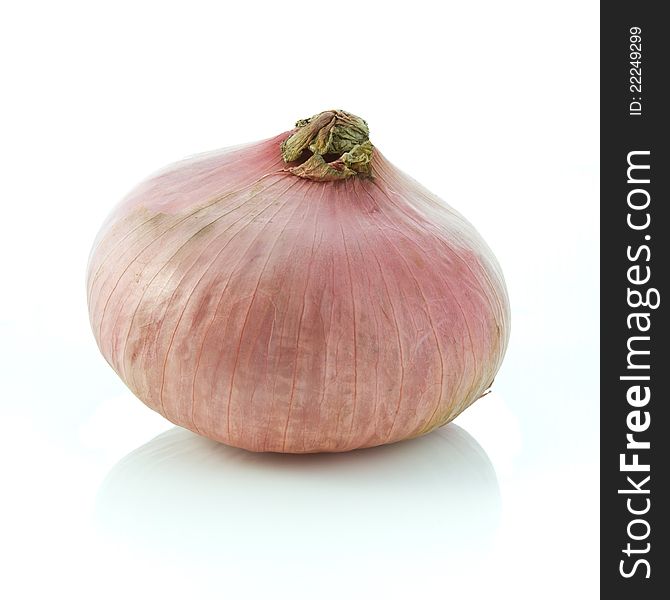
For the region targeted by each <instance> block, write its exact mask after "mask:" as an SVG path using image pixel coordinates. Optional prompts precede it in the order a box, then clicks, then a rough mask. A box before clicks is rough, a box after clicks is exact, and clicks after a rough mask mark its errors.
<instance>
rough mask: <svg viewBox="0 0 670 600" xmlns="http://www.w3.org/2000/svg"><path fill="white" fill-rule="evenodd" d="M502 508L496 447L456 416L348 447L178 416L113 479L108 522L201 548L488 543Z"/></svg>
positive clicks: (297, 553) (117, 528)
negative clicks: (299, 443)
mask: <svg viewBox="0 0 670 600" xmlns="http://www.w3.org/2000/svg"><path fill="white" fill-rule="evenodd" d="M499 513H500V493H499V488H498V483H497V480H496V475H495V471H494V469H493V466H492V465H491V463H490V461H489V459H488V457H487V455H486V453H485V452H484V450H483V449H482V448H481V446H479V444H478V443H477V442H476V441H475V439H474V438H473V437H472V436H470V435H469V434H468V433H467V432H466V431H465V430H463V429H462V428H460V427H458V426H457V425H454V424H449V425H446V426H445V427H442V428H441V429H439V430H437V431H435V432H433V433H431V434H429V435H426V436H423V437H421V438H417V439H414V440H409V441H405V442H401V443H397V444H392V445H388V446H380V447H376V448H370V449H366V450H356V451H353V452H348V453H342V454H312V455H282V454H259V453H251V452H247V451H245V450H240V449H237V448H232V447H229V446H225V445H223V444H219V443H216V442H213V441H211V440H208V439H206V438H203V437H199V436H197V435H195V434H193V433H191V432H190V431H187V430H185V429H182V428H179V427H175V428H173V429H171V430H169V431H167V432H165V433H163V434H161V435H159V436H157V437H156V438H154V439H153V440H151V441H150V442H148V443H147V444H144V445H143V446H141V447H139V448H138V449H136V450H134V451H133V452H131V453H130V454H128V455H127V456H126V457H125V458H123V459H122V460H121V461H120V462H119V463H117V464H116V465H115V466H114V467H113V468H112V470H111V471H110V472H109V474H108V475H107V477H106V479H105V481H104V482H103V484H102V486H101V488H100V490H99V493H98V497H97V502H96V517H97V519H96V520H97V522H98V524H99V525H101V527H102V529H103V531H105V532H106V533H108V534H111V535H113V536H115V537H121V538H122V540H124V541H126V542H130V543H132V544H133V545H137V544H140V545H141V546H148V548H149V549H150V550H152V551H154V550H156V551H166V552H169V553H170V554H174V553H175V552H177V553H179V554H185V555H187V556H190V557H192V558H198V557H199V558H202V557H209V558H221V557H233V556H234V557H236V558H245V557H247V556H248V557H254V558H259V557H267V558H273V557H280V556H281V557H283V559H289V560H301V559H302V558H303V557H309V558H314V557H315V556H328V555H342V553H346V554H347V555H349V556H361V555H370V554H371V553H372V554H374V555H380V554H388V553H392V554H394V555H398V554H402V553H407V552H416V551H417V550H419V551H421V552H426V551H428V552H433V551H435V552H439V553H440V554H452V553H453V554H454V555H458V556H463V553H465V552H469V551H475V552H476V553H477V554H479V553H481V552H482V551H483V550H484V549H485V547H486V546H488V543H489V542H490V541H491V538H492V536H493V533H494V531H495V529H496V526H497V524H498V520H499Z"/></svg>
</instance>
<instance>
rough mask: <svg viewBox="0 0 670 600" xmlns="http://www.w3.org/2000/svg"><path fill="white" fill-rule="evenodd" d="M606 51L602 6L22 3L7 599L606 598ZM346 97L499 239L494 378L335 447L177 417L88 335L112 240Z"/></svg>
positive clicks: (9, 362)
mask: <svg viewBox="0 0 670 600" xmlns="http://www.w3.org/2000/svg"><path fill="white" fill-rule="evenodd" d="M598 43H599V39H598V5H597V3H596V2H584V1H583V0H580V1H576V0H568V1H566V2H561V3H539V2H533V1H530V0H529V1H525V2H523V1H518V0H509V1H508V2H494V1H489V2H450V3H446V2H441V3H438V2H423V1H418V0H413V1H412V2H408V3H394V2H384V3H379V4H378V5H377V4H376V3H373V2H365V3H364V2H345V3H333V2H328V3H326V2H258V1H253V0H250V1H246V2H234V3H225V2H197V1H193V0H191V1H189V2H182V3H173V2H160V3H159V2H156V3H149V2H139V1H137V0H135V1H133V2H123V1H117V2H113V3H97V2H73V1H67V0H64V1H61V2H22V3H12V7H11V8H9V9H7V8H3V9H2V14H0V61H2V69H1V73H2V75H1V77H2V81H1V84H2V87H3V89H4V91H3V92H2V95H1V96H0V103H1V107H2V110H1V112H0V119H1V128H0V138H1V140H2V141H1V149H0V152H1V153H2V154H1V156H0V159H1V163H0V164H1V169H0V177H1V178H2V190H3V193H2V199H1V204H0V210H1V212H0V215H1V223H2V231H1V235H0V261H1V265H0V267H1V271H0V273H1V278H2V282H3V283H2V292H1V295H0V335H1V337H2V345H1V346H0V368H1V369H2V388H1V398H0V419H1V421H0V422H1V423H2V434H1V435H0V473H1V476H2V483H1V484H0V487H1V488H2V490H3V491H2V492H1V496H0V504H1V509H0V532H1V533H0V564H1V565H2V572H3V574H2V577H1V578H0V596H2V597H4V598H8V599H12V600H14V599H23V598H68V599H70V598H87V599H88V598H96V599H99V598H121V597H123V598H128V599H131V600H132V599H135V598H137V599H140V598H142V599H143V598H184V597H197V598H235V599H241V598H292V599H298V600H300V599H303V598H305V599H307V598H309V599H312V598H353V599H358V598H396V597H398V598H400V597H418V596H419V595H420V594H425V597H433V598H443V597H454V598H456V597H463V598H475V599H479V598H490V597H492V595H493V594H495V596H496V597H501V596H502V597H503V598H543V599H545V600H546V599H550V598H565V597H571V598H578V599H581V598H595V597H597V595H598V582H597V580H598V569H599V560H598V542H597V539H598V533H599V532H598V441H599V440H598V384H597V377H598V355H597V337H598V324H597V319H598V289H597V282H598V266H597V258H598V255H597V253H598V225H597V217H598V182H597V176H598V133H599V132H598V108H597V103H598V64H597V61H598ZM328 108H343V109H346V110H349V111H351V112H353V113H355V114H358V115H360V116H362V117H364V118H365V119H366V120H367V121H368V122H369V124H370V128H371V135H372V140H373V142H374V143H375V144H376V145H377V146H378V147H379V148H380V149H381V150H382V151H383V152H384V154H385V155H386V156H387V157H388V158H389V159H390V160H391V161H392V162H394V163H395V164H396V165H397V166H398V167H400V168H401V169H403V170H405V171H406V172H408V173H410V174H411V175H412V176H414V177H415V178H416V179H418V180H419V181H420V182H422V183H423V184H424V185H426V186H427V187H428V188H429V189H431V190H432V191H434V192H435V193H437V194H438V195H440V196H441V197H443V198H444V199H445V200H446V201H447V202H449V203H450V204H451V205H452V206H454V207H455V208H456V209H457V210H459V211H461V212H462V213H463V214H464V215H465V216H467V217H468V218H469V219H470V220H471V221H472V222H473V223H474V224H475V225H476V227H477V228H478V229H479V231H480V232H481V233H482V235H483V236H484V238H485V239H486V240H487V241H488V242H489V244H490V245H491V247H492V248H493V249H494V251H495V253H496V255H497V257H498V259H499V261H500V263H501V265H502V266H503V269H504V272H505V274H506V277H507V281H508V286H509V292H510V297H511V301H512V315H513V327H512V339H511V343H510V347H509V351H508V355H507V358H506V360H505V363H504V365H503V368H502V370H501V372H500V374H499V376H498V378H497V380H496V384H495V389H494V393H493V394H491V395H489V396H487V397H485V398H484V399H482V400H481V401H479V402H478V403H477V404H476V405H475V406H473V407H472V408H471V409H469V410H468V411H466V413H464V414H463V415H462V416H460V417H459V418H458V419H457V420H456V424H457V425H458V426H460V427H461V428H463V430H465V431H467V432H468V434H465V433H464V432H459V431H458V430H457V429H456V427H455V426H452V425H450V426H447V428H445V429H444V430H441V431H439V432H437V433H434V434H431V435H430V436H427V437H426V438H424V439H421V440H418V441H416V442H408V443H406V444H404V445H403V444H400V445H395V446H391V447H388V448H385V449H379V450H372V451H368V452H357V453H353V454H349V455H342V456H339V457H306V458H305V457H303V458H305V459H304V460H302V459H299V458H296V457H281V456H279V457H278V456H274V457H272V456H270V457H268V456H265V457H264V456H259V455H250V454H248V453H243V452H239V451H235V450H232V449H228V448H226V447H224V446H219V445H216V444H211V443H209V442H207V441H205V440H202V439H200V438H197V437H196V436H194V435H192V434H190V433H187V432H185V431H184V430H172V426H171V425H170V424H169V423H167V422H166V421H164V420H163V419H162V418H161V417H160V416H158V415H156V414H154V413H152V412H151V411H150V410H149V409H148V408H146V407H145V406H144V405H143V404H141V403H140V402H139V401H138V400H136V399H135V398H134V397H132V395H131V394H130V392H129V391H127V390H126V388H125V387H124V386H123V384H122V383H121V381H120V380H119V379H118V378H117V377H116V375H115V374H114V373H113V372H112V370H111V369H110V368H109V367H108V366H107V364H106V363H105V361H104V360H103V359H102V357H101V356H100V355H99V353H98V351H97V348H96V346H95V343H94V341H93V337H92V335H91V334H90V332H89V328H88V321H87V311H86V304H85V292H84V273H85V267H86V261H87V255H88V251H89V248H90V245H91V242H92V240H93V237H94V236H95V234H96V232H97V229H98V227H99V226H100V224H101V223H102V220H103V219H104V217H105V215H106V214H107V213H108V212H109V211H110V209H111V208H112V206H113V205H114V204H115V203H116V202H117V201H118V200H119V199H120V198H122V197H123V195H124V194H125V193H126V192H127V191H128V190H129V189H130V188H131V187H132V186H133V185H135V183H137V182H138V181H139V180H141V179H142V178H144V177H145V176H146V175H147V174H149V173H151V172H152V171H154V170H156V169H157V168H159V167H161V166H163V165H164V164H166V163H169V162H172V161H175V160H177V159H180V158H182V157H184V156H186V155H190V154H194V153H197V152H201V151H205V150H209V149H214V148H218V147H223V146H227V145H234V144H239V143H243V142H247V141H253V140H256V139H261V138H266V137H269V136H271V135H274V134H276V133H279V132H281V131H284V130H287V129H289V128H290V127H291V126H292V124H293V122H294V121H295V120H296V119H298V118H303V117H307V116H310V115H312V114H314V113H316V112H319V111H321V110H325V109H328ZM168 430H170V431H169V433H168V434H167V438H161V439H159V440H157V441H154V442H152V443H151V444H150V445H149V446H147V447H145V448H144V449H143V450H142V451H140V452H138V453H135V454H133V455H132V456H131V457H129V458H128V459H127V460H126V461H125V462H124V463H123V464H122V465H120V466H117V467H115V465H117V463H118V461H120V460H121V459H122V458H123V457H124V456H126V455H128V454H129V453H131V452H132V451H133V450H135V449H136V448H139V447H140V446H142V445H144V444H145V443H148V442H150V441H151V440H152V439H153V438H154V437H155V436H156V435H158V434H160V433H162V432H164V431H168ZM482 449H483V450H482ZM482 451H483V452H485V454H482ZM486 455H488V459H487V458H486ZM112 469H114V470H113V471H112ZM110 473H111V474H110ZM105 478H107V480H106V481H107V483H106V484H105V485H103V481H105ZM496 481H497V483H496Z"/></svg>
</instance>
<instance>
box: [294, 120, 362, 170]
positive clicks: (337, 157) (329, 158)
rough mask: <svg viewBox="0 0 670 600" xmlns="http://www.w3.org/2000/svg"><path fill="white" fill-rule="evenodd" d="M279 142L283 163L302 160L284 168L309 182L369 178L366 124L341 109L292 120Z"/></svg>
mask: <svg viewBox="0 0 670 600" xmlns="http://www.w3.org/2000/svg"><path fill="white" fill-rule="evenodd" d="M296 128H297V129H296V130H295V131H294V132H293V133H292V134H291V135H290V136H289V137H288V138H286V139H285V140H284V141H283V142H282V144H281V153H282V157H283V158H284V162H287V163H291V162H295V161H299V160H301V159H303V162H301V163H300V164H298V165H295V166H292V167H289V168H288V171H289V172H290V173H292V174H293V175H296V176H298V177H303V178H305V179H311V180H313V181H339V180H342V179H348V178H349V177H371V175H372V174H371V170H370V161H371V160H372V152H373V146H372V143H371V142H370V139H369V135H370V131H369V130H368V124H367V123H366V122H365V121H364V120H363V119H361V118H360V117H357V116H356V115H352V114H351V113H348V112H345V111H343V110H327V111H325V112H322V113H319V114H318V115H314V116H313V117H311V118H309V119H302V120H300V121H298V122H297V123H296Z"/></svg>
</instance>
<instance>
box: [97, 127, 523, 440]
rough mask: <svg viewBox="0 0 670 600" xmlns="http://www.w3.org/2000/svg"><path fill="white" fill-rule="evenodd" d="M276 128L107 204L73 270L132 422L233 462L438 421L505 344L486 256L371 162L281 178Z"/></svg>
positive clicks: (476, 387) (393, 173)
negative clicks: (143, 410)
mask: <svg viewBox="0 0 670 600" xmlns="http://www.w3.org/2000/svg"><path fill="white" fill-rule="evenodd" d="M290 133H291V132H286V133H284V134H281V135H280V136H277V137H275V138H271V139H269V140H265V141H262V142H258V143H255V144H250V145H247V146H243V147H238V148H233V149H230V150H223V151H218V152H214V153H211V154H206V155H201V156H197V157H194V158H192V159H189V160H186V161H182V162H181V163H177V164H175V165H173V166H171V167H168V168H167V169H165V170H164V171H162V172H161V173H159V174H157V175H155V176H153V177H151V178H150V179H148V180H147V181H146V182H144V183H142V184H141V185H140V186H138V187H137V188H136V189H135V190H134V191H133V192H132V193H131V194H130V195H129V196H128V197H127V198H126V199H125V200H124V201H123V202H122V203H121V204H120V205H119V206H118V207H117V209H116V210H115V211H114V212H113V213H112V215H111V216H110V218H109V219H108V220H107V222H106V223H105V225H104V226H103V228H102V230H101V231H100V233H99V234H98V237H97V239H96V241H95V244H94V247H93V250H92V253H91V257H90V261H89V268H88V281H87V286H88V301H89V313H90V320H91V325H92V328H93V332H94V334H95V337H96V340H97V342H98V346H99V348H100V350H101V352H102V354H103V355H104V357H105V358H106V359H107V361H108V362H109V363H110V365H111V366H112V367H113V368H114V370H115V371H116V372H117V373H118V374H119V376H120V377H121V378H122V379H123V381H124V382H125V383H126V384H127V385H128V387H129V388H130V389H131V390H132V391H133V393H134V394H135V395H137V397H138V398H140V399H141V400H142V401H143V402H144V403H145V404H147V405H148V406H149V407H150V408H152V409H154V410H156V411H158V412H159V413H160V414H162V415H163V416H165V417H166V418H167V419H169V420H170V421H172V422H173V423H176V424H178V425H181V426H183V427H186V428H188V429H191V430H192V431H195V432H197V433H200V434H202V435H204V436H207V437H209V438H212V439H215V440H218V441H221V442H224V443H226V444H230V445H232V446H237V447H240V448H246V449H249V450H254V451H274V452H294V453H304V452H337V451H345V450H351V449H354V448H361V447H368V446H376V445H379V444H384V443H390V442H395V441H398V440H402V439H407V438H411V437H415V436H417V435H421V434H423V433H426V432H428V431H431V430H432V429H435V428H436V427H439V426H441V425H443V424H445V423H447V422H448V421H450V420H452V419H453V418H454V417H456V416H457V415H458V414H459V413H460V412H461V411H463V410H464V409H465V408H467V407H468V406H469V405H470V404H472V403H473V402H474V401H475V400H477V399H478V398H479V397H481V396H482V394H483V393H484V392H485V391H486V390H487V389H488V387H489V386H490V385H491V383H492V382H493V379H494V377H495V374H496V373H497V371H498V369H499V367H500V364H501V362H502V359H503V355H504V353H505V349H506V346H507V341H508V337H509V322H510V317H509V302H508V298H507V292H506V289H505V283H504V280H503V276H502V273H501V271H500V268H499V266H498V264H497V262H496V260H495V258H494V256H493V254H492V252H491V250H490V249H489V248H488V246H487V245H486V244H485V242H484V241H483V240H482V239H481V237H480V236H479V234H478V233H477V232H476V231H475V230H474V228H473V227H472V226H471V225H470V224H469V223H468V222H467V221H466V220H465V219H464V218H463V217H462V216H461V215H460V214H458V213H457V212H456V211H454V210H453V209H451V208H450V207H448V206H447V205H446V204H445V203H444V202H443V201H441V200H440V199H438V198H437V197H435V196H434V195H432V194H431V193H430V192H428V191H427V190H426V189H424V188H423V187H421V186H420V185H419V184H418V183H417V182H415V181H414V180H412V179H411V178H409V177H408V176H406V175H405V174H403V173H402V172H400V171H398V170H397V169H396V168H395V167H393V166H392V165H391V164H390V163H389V162H388V161H387V160H386V159H385V158H384V157H383V156H382V154H381V153H380V152H379V150H378V149H376V148H375V152H374V156H373V160H372V172H373V178H372V179H362V178H358V177H354V178H351V179H348V180H345V181H335V182H314V181H309V180H306V179H301V178H299V177H296V176H294V175H292V174H290V173H288V172H287V171H286V169H285V167H286V165H285V164H284V163H283V162H282V158H281V154H280V150H279V146H280V143H281V141H282V140H284V139H286V137H287V136H288V135H289V134H290Z"/></svg>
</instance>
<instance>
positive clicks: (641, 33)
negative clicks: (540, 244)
mask: <svg viewBox="0 0 670 600" xmlns="http://www.w3.org/2000/svg"><path fill="white" fill-rule="evenodd" d="M662 8H664V3H661V2H641V1H638V2H627V3H624V2H618V1H617V2H602V3H601V57H600V61H601V99H600V102H601V160H602V163H601V404H600V406H601V562H600V573H601V588H602V597H603V598H631V599H635V600H643V599H646V598H654V599H656V598H666V597H670V564H669V562H668V561H669V560H670V559H669V558H668V557H669V556H670V547H669V544H668V543H669V542H670V538H669V537H668V519H667V513H668V511H670V502H669V501H668V496H669V491H668V488H669V487H670V486H669V485H668V479H669V478H668V470H669V467H670V464H669V462H668V461H669V460H670V452H669V451H668V450H669V440H670V419H669V418H668V414H669V411H668V406H670V391H668V389H666V388H667V387H668V380H667V375H670V352H668V351H667V348H666V346H667V347H670V337H669V336H668V319H667V311H666V307H667V306H668V305H669V304H670V293H669V290H668V285H667V281H668V271H669V270H670V242H669V239H670V230H666V228H667V226H668V221H667V218H666V206H667V203H668V202H669V201H670V197H669V194H668V192H669V186H668V180H669V179H670V154H669V152H668V145H669V144H670V139H668V138H669V137H670V129H669V128H668V122H667V120H666V114H667V111H668V110H670V95H669V94H668V88H669V87H670V86H669V83H670V81H669V80H670V69H669V68H668V64H667V63H668V61H669V59H670V51H669V46H670V32H669V31H668V26H667V22H666V19H665V18H664V17H663V16H662V15H661V10H662ZM647 444H648V445H649V446H648V447H647Z"/></svg>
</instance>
